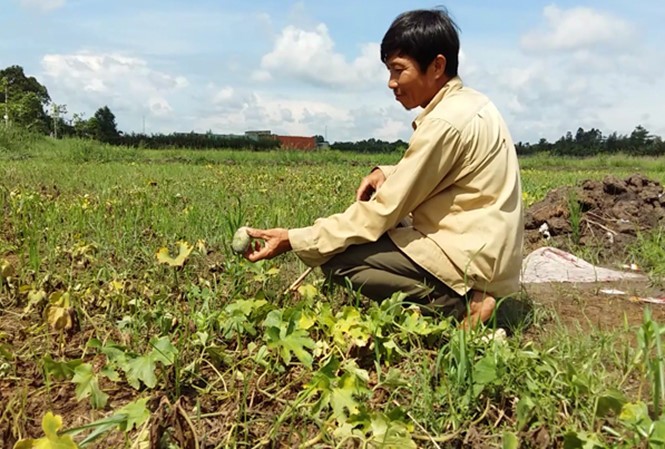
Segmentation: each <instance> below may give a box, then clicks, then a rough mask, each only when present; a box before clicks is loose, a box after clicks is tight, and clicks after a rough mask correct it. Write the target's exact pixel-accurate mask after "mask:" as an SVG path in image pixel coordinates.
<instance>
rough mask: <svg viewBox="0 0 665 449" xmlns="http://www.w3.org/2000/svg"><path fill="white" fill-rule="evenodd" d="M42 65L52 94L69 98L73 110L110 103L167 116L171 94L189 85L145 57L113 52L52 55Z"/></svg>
mask: <svg viewBox="0 0 665 449" xmlns="http://www.w3.org/2000/svg"><path fill="white" fill-rule="evenodd" d="M42 68H43V70H44V73H45V75H46V77H47V78H48V82H47V85H48V86H49V90H50V91H51V95H52V97H53V98H54V100H55V99H56V98H66V99H67V100H66V101H67V103H68V104H69V106H70V107H69V110H70V111H77V110H80V109H87V110H95V109H96V108H98V107H101V106H103V105H105V104H107V105H108V106H109V107H110V108H111V109H112V110H115V109H118V110H122V111H124V112H129V113H131V112H134V113H140V114H145V113H147V112H149V113H151V114H152V115H155V116H157V117H166V116H168V115H170V114H172V113H173V107H172V105H171V103H170V102H169V100H168V96H169V95H170V94H173V93H174V92H177V91H179V90H182V89H184V88H186V87H187V86H188V85H189V83H188V81H187V79H186V78H184V77H182V76H173V75H170V74H167V73H164V72H160V71H157V70H154V69H152V68H150V67H149V65H148V63H147V62H146V61H145V60H143V59H140V58H136V57H131V56H126V55H122V54H114V53H102V54H95V53H91V52H79V53H74V54H50V55H46V56H44V57H43V59H42Z"/></svg>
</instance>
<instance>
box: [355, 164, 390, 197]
mask: <svg viewBox="0 0 665 449" xmlns="http://www.w3.org/2000/svg"><path fill="white" fill-rule="evenodd" d="M385 180H386V175H384V174H383V172H382V171H381V169H379V168H377V169H375V170H374V171H372V173H370V174H369V175H367V176H365V177H364V178H363V180H362V181H360V186H359V187H358V190H356V201H368V200H369V199H370V198H372V195H373V194H374V192H376V191H377V190H378V189H379V187H381V184H383V183H384V181H385Z"/></svg>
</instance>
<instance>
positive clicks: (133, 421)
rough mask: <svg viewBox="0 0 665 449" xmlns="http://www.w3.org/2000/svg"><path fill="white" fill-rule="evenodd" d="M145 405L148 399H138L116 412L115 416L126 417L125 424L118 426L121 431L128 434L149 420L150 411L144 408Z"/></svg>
mask: <svg viewBox="0 0 665 449" xmlns="http://www.w3.org/2000/svg"><path fill="white" fill-rule="evenodd" d="M147 404H148V398H144V399H139V400H137V401H134V402H130V403H129V404H126V405H125V406H124V407H122V408H121V409H120V410H118V412H117V414H125V415H127V421H126V423H125V424H124V425H121V426H120V428H121V430H123V431H125V432H129V431H131V430H132V429H133V428H135V427H136V428H137V429H138V428H139V426H140V425H141V424H143V423H144V422H145V421H146V420H147V419H148V418H150V410H148V407H146V405H147Z"/></svg>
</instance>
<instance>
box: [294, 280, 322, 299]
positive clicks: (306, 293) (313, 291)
mask: <svg viewBox="0 0 665 449" xmlns="http://www.w3.org/2000/svg"><path fill="white" fill-rule="evenodd" d="M298 293H300V296H302V298H303V299H304V300H305V301H311V300H312V299H314V298H316V297H317V296H318V294H319V291H318V290H317V288H316V287H314V286H313V285H312V284H305V285H301V286H300V287H298Z"/></svg>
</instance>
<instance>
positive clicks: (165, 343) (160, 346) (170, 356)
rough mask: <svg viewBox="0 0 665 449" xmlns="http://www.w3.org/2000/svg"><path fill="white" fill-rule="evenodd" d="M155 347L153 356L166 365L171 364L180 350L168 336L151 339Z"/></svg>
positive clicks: (155, 359) (156, 360)
mask: <svg viewBox="0 0 665 449" xmlns="http://www.w3.org/2000/svg"><path fill="white" fill-rule="evenodd" d="M150 344H151V345H152V347H153V349H152V352H151V354H150V355H151V357H152V359H153V360H154V361H155V362H162V363H163V364H164V366H171V365H173V362H174V361H175V358H176V356H177V355H178V350H177V349H176V348H175V346H173V345H172V344H171V340H169V338H168V337H161V338H159V339H157V340H155V339H154V338H153V339H151V340H150Z"/></svg>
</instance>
